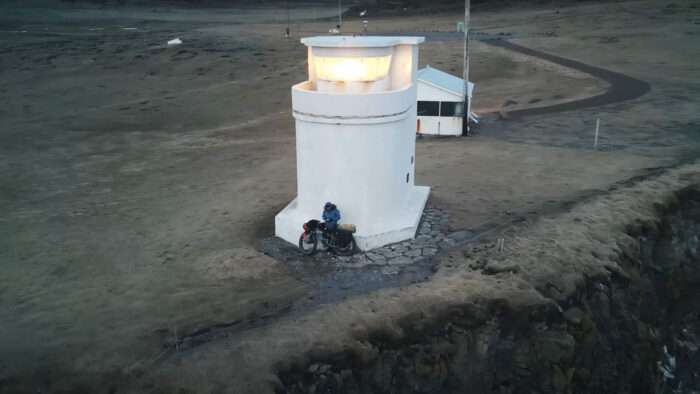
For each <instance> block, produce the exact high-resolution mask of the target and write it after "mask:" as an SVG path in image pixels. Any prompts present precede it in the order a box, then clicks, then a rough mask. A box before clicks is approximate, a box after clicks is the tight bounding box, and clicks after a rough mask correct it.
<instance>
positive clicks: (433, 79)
mask: <svg viewBox="0 0 700 394" xmlns="http://www.w3.org/2000/svg"><path fill="white" fill-rule="evenodd" d="M418 80H420V81H423V82H426V83H429V84H431V85H434V86H437V87H439V88H442V89H445V90H449V91H450V92H453V93H456V94H459V95H464V80H463V79H462V78H457V77H455V76H454V75H452V74H448V73H446V72H444V71H440V70H438V69H436V68H432V67H430V66H428V67H426V68H424V69H422V70H419V71H418ZM473 92H474V84H473V83H471V82H469V97H472V93H473Z"/></svg>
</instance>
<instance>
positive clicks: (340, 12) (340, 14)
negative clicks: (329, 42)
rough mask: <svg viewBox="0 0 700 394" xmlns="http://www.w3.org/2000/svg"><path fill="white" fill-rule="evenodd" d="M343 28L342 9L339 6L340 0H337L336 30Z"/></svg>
mask: <svg viewBox="0 0 700 394" xmlns="http://www.w3.org/2000/svg"><path fill="white" fill-rule="evenodd" d="M342 28H343V11H342V8H341V7H340V0H338V30H341V29H342Z"/></svg>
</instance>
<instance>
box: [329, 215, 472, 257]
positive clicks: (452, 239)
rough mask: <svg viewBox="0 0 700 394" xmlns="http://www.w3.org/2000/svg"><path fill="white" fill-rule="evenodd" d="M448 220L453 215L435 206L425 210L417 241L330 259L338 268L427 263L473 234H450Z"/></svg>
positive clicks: (398, 243)
mask: <svg viewBox="0 0 700 394" xmlns="http://www.w3.org/2000/svg"><path fill="white" fill-rule="evenodd" d="M449 220H450V215H449V214H448V213H447V212H446V211H444V210H442V209H440V208H435V207H430V208H426V209H425V210H424V211H423V217H422V218H421V223H420V225H419V226H418V232H417V236H416V237H415V238H414V239H411V240H407V241H402V242H397V243H394V244H389V245H385V246H383V247H381V248H376V249H372V250H370V251H367V252H357V253H355V255H353V256H347V257H343V256H333V257H332V258H331V260H332V261H333V262H334V263H335V264H336V265H337V266H338V267H344V268H357V267H365V266H368V265H389V266H395V265H406V264H413V263H420V262H424V261H426V260H427V259H429V258H430V257H433V256H435V255H436V254H438V252H440V251H442V250H445V249H448V248H450V247H452V246H454V245H455V244H458V243H462V242H465V241H468V240H469V239H471V237H472V233H471V231H468V230H461V231H456V232H453V233H450V234H447V228H448V224H449ZM321 253H323V252H321ZM389 270H391V269H389Z"/></svg>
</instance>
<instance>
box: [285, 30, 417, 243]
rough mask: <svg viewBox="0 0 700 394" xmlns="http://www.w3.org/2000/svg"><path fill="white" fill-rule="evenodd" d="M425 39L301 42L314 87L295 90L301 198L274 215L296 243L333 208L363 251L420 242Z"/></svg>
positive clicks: (307, 85)
mask: <svg viewBox="0 0 700 394" xmlns="http://www.w3.org/2000/svg"><path fill="white" fill-rule="evenodd" d="M423 41H424V38H423V37H368V36H360V37H343V36H334V37H311V38H304V39H302V40H301V42H302V43H304V44H306V45H307V46H308V47H309V49H308V57H309V80H308V81H306V82H302V83H300V84H297V85H294V86H293V87H292V107H293V110H294V118H295V120H296V148H297V190H298V195H297V198H296V199H295V200H293V201H292V202H291V203H290V204H289V205H288V206H287V207H286V208H285V209H284V210H282V212H280V213H279V214H278V215H277V216H276V217H275V234H276V235H277V236H278V237H280V238H282V239H284V240H286V241H288V242H291V243H293V244H296V243H297V242H298V240H299V235H300V234H301V233H302V231H303V230H302V224H303V223H304V222H306V221H308V220H310V219H320V217H321V214H322V212H323V205H324V203H325V202H326V201H331V202H333V203H334V204H336V205H337V206H338V209H340V213H341V216H342V217H341V220H340V223H351V224H355V225H356V226H357V233H355V240H356V241H357V245H358V247H359V248H360V249H362V250H369V249H372V248H375V247H379V246H382V245H385V244H388V243H392V242H398V241H402V240H405V239H409V238H413V237H414V236H415V232H416V229H417V227H418V222H419V221H420V217H421V214H422V212H423V208H424V207H425V203H426V201H427V199H428V194H429V193H430V189H429V188H428V187H425V186H415V185H414V173H415V171H414V169H415V162H416V158H415V150H416V149H415V146H416V144H415V131H416V76H417V71H418V44H419V43H421V42H423Z"/></svg>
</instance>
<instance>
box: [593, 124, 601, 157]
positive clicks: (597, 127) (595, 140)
mask: <svg viewBox="0 0 700 394" xmlns="http://www.w3.org/2000/svg"><path fill="white" fill-rule="evenodd" d="M599 129H600V118H598V119H596V121H595V139H594V140H593V150H596V149H598V130H599Z"/></svg>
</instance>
